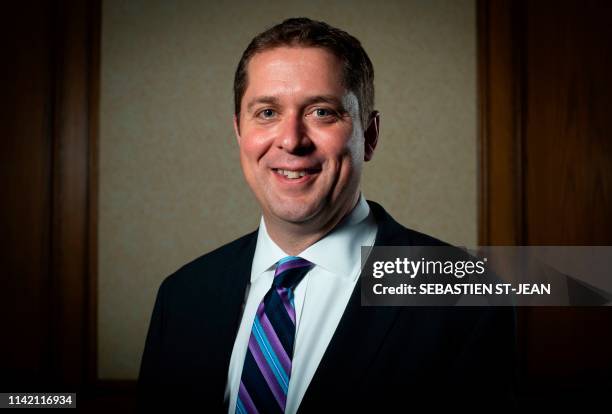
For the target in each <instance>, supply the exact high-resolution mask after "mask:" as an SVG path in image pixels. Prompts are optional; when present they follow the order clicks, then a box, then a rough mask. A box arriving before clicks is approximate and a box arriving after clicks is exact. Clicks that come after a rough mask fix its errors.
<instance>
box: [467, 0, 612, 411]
mask: <svg viewBox="0 0 612 414" xmlns="http://www.w3.org/2000/svg"><path fill="white" fill-rule="evenodd" d="M478 13H479V87H480V93H479V96H480V214H479V218H480V223H479V224H480V233H479V234H480V244H482V245H587V246H588V245H612V214H611V212H612V24H610V22H611V21H612V2H608V1H594V0H589V1H576V0H573V1H570V0H564V1H542V0H540V1H481V2H479V4H478ZM611 277H612V276H611ZM519 345H520V357H521V366H520V371H521V384H522V398H523V400H524V401H526V402H537V403H541V404H542V405H544V404H546V405H547V406H548V404H553V405H558V406H562V405H565V404H567V403H576V404H579V405H583V404H588V403H590V402H593V401H594V400H597V399H601V400H604V398H607V397H606V395H607V393H608V392H609V391H610V390H612V352H610V350H611V349H612V309H610V308H521V309H520V310H519Z"/></svg>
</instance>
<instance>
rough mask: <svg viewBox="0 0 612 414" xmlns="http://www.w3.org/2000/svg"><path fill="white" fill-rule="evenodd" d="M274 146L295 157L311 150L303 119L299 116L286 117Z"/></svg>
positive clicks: (310, 142)
mask: <svg viewBox="0 0 612 414" xmlns="http://www.w3.org/2000/svg"><path fill="white" fill-rule="evenodd" d="M276 145H277V147H278V148H280V149H282V150H284V151H287V152H289V153H291V154H296V155H300V154H303V153H306V152H309V151H310V150H311V148H312V141H311V140H310V138H309V137H308V134H307V131H306V128H305V125H304V119H303V117H302V116H301V115H300V114H296V115H291V116H286V117H285V118H284V119H283V120H282V122H281V125H280V130H279V134H278V135H277V139H276Z"/></svg>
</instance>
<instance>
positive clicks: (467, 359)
mask: <svg viewBox="0 0 612 414" xmlns="http://www.w3.org/2000/svg"><path fill="white" fill-rule="evenodd" d="M516 355H517V354H516V316H515V309H514V308H512V307H498V308H495V307H493V308H488V309H487V310H486V311H484V312H483V313H482V315H481V317H480V318H479V320H478V323H476V324H475V325H474V327H473V329H472V331H471V333H470V334H469V336H468V338H467V341H466V342H465V343H464V344H463V346H462V350H461V356H460V357H459V358H458V359H457V361H458V363H457V364H456V365H455V367H454V374H455V378H456V379H457V382H456V384H457V385H458V384H461V383H463V385H465V386H467V387H461V388H467V389H469V392H470V394H471V395H472V397H473V399H472V401H474V402H476V403H477V404H475V405H476V406H482V407H483V408H485V407H486V408H489V409H493V410H499V409H500V408H502V407H505V408H511V407H515V406H516V403H517V401H516V385H517V369H516V367H517V356H516Z"/></svg>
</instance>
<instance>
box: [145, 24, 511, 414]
mask: <svg viewBox="0 0 612 414" xmlns="http://www.w3.org/2000/svg"><path fill="white" fill-rule="evenodd" d="M373 78H374V71H373V68H372V64H371V62H370V59H369V58H368V56H367V54H366V52H365V51H364V50H363V48H362V47H361V44H360V43H359V41H358V40H357V39H355V38H354V37H352V36H350V35H349V34H348V33H346V32H344V31H341V30H339V29H336V28H333V27H331V26H329V25H327V24H325V23H322V22H316V21H312V20H309V19H305V18H299V19H288V20H286V21H284V22H283V23H281V24H279V25H277V26H275V27H273V28H271V29H269V30H267V31H265V32H263V33H262V34H260V35H258V36H257V37H255V38H254V39H253V41H252V42H251V44H250V45H249V46H248V47H247V49H246V50H245V52H244V54H243V56H242V59H241V61H240V63H239V65H238V69H237V71H236V77H235V83H234V95H235V116H234V128H235V132H236V137H237V140H238V145H239V148H240V160H241V165H242V170H243V173H244V175H245V178H246V181H247V183H248V184H249V186H250V187H251V190H252V191H253V193H254V194H255V197H256V198H257V200H258V202H259V204H260V206H261V209H262V216H263V217H262V220H261V223H260V226H259V229H258V231H256V232H254V233H251V234H249V235H246V236H244V237H242V238H241V239H238V240H236V241H234V242H232V243H230V244H228V245H225V246H223V247H221V248H219V249H217V250H215V251H213V252H211V253H209V254H206V255H204V256H202V257H200V258H199V259H196V260H195V261H193V262H192V263H190V264H188V265H186V266H184V267H183V268H181V269H180V270H178V271H177V272H176V273H175V274H173V275H172V276H170V277H169V278H167V279H166V280H165V281H164V282H163V283H162V286H161V287H160V289H159V293H158V296H157V300H156V304H155V308H154V311H153V316H152V320H151V326H150V329H149V334H148V337H147V341H146V347H145V352H144V355H143V360H142V367H141V373H140V387H141V390H142V397H143V403H145V404H153V405H157V404H159V403H162V402H165V403H169V404H183V403H188V404H198V405H199V406H200V407H202V408H203V409H206V411H228V412H230V413H234V412H238V413H242V412H261V413H264V412H266V413H267V412H288V413H294V412H296V411H298V410H299V412H319V411H322V412H330V411H349V410H355V409H356V410H364V409H366V408H370V409H377V410H381V409H383V408H389V409H391V408H400V409H409V408H410V407H415V406H418V405H421V404H426V405H431V406H436V405H441V404H442V405H444V404H446V403H450V404H452V405H453V406H456V405H462V404H463V405H467V406H472V405H474V404H478V403H482V402H484V401H487V403H488V402H489V401H499V399H500V398H502V399H504V400H505V399H506V398H507V397H511V391H512V389H511V385H512V369H513V368H512V367H513V341H514V336H513V335H514V334H513V332H514V331H513V317H512V312H510V311H506V310H503V309H498V310H496V309H485V308H478V309H460V308H409V307H406V308H400V307H385V308H378V307H361V304H360V289H359V286H358V284H357V280H358V275H359V271H360V246H371V245H392V246H410V245H417V246H423V245H425V246H429V245H444V244H443V243H442V242H440V241H438V240H436V239H434V238H431V237H429V236H426V235H423V234H420V233H417V232H414V231H412V230H408V229H406V228H404V227H402V226H401V225H399V224H398V223H397V222H395V221H394V220H393V219H392V218H391V217H390V216H389V215H388V214H387V213H386V212H385V210H384V209H383V208H382V207H381V206H379V205H378V204H376V203H373V202H366V201H365V200H364V198H363V197H362V196H361V193H360V180H361V171H362V168H363V164H364V162H366V161H369V160H370V159H371V158H372V155H373V153H374V150H375V148H376V143H377V139H378V132H379V124H380V118H379V114H378V113H377V112H376V111H374V109H373V104H374V87H373ZM441 397H442V398H441Z"/></svg>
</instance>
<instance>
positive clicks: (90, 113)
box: [0, 0, 99, 392]
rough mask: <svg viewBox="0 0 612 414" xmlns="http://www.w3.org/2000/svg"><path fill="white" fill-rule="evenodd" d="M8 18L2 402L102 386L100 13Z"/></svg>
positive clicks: (76, 9) (21, 12)
mask: <svg viewBox="0 0 612 414" xmlns="http://www.w3.org/2000/svg"><path fill="white" fill-rule="evenodd" d="M3 16H5V19H4V24H3V26H2V43H3V46H4V47H3V48H2V51H3V60H4V61H5V62H4V63H3V65H2V75H3V76H2V80H3V84H4V85H3V89H2V90H3V96H2V99H1V100H0V101H1V102H2V111H1V112H2V122H1V125H0V128H1V136H2V140H0V146H1V148H0V157H1V158H0V168H2V175H1V178H0V179H1V180H2V182H1V184H2V189H3V197H2V201H3V202H2V216H1V219H0V226H1V228H0V246H1V250H2V263H3V271H2V280H3V282H4V286H3V289H0V304H1V306H2V309H1V311H2V312H1V313H2V318H3V320H2V322H3V324H2V326H3V327H4V328H5V333H4V335H3V340H2V341H0V344H1V345H0V346H1V348H0V352H1V353H2V367H1V371H2V384H1V385H2V391H3V392H5V391H22V392H23V391H34V390H44V391H52V390H60V389H61V390H63V391H65V390H67V389H69V390H81V389H84V387H85V386H86V385H87V378H95V368H93V367H92V364H91V362H90V360H91V355H92V351H94V350H95V349H94V348H92V340H91V339H92V337H93V335H94V332H95V325H92V321H95V313H94V310H95V306H94V304H93V303H92V298H93V294H94V292H95V273H94V272H92V269H93V268H94V267H93V266H92V261H93V263H95V236H96V235H95V226H96V225H95V219H94V218H95V208H94V206H95V189H96V187H95V185H92V184H95V174H94V173H95V165H96V164H95V158H96V154H95V140H96V134H95V131H96V129H97V124H96V122H97V111H98V108H97V102H96V99H97V82H98V79H97V71H98V69H97V67H95V66H93V69H92V65H98V58H97V55H98V53H99V48H98V46H97V43H96V41H97V40H96V39H97V36H98V35H97V34H96V30H99V23H98V22H99V3H98V2H96V1H76V0H73V1H60V2H58V1H23V2H10V3H7V4H6V5H5V6H4V7H3ZM94 357H95V356H94ZM92 369H93V370H94V372H93V373H92Z"/></svg>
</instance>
